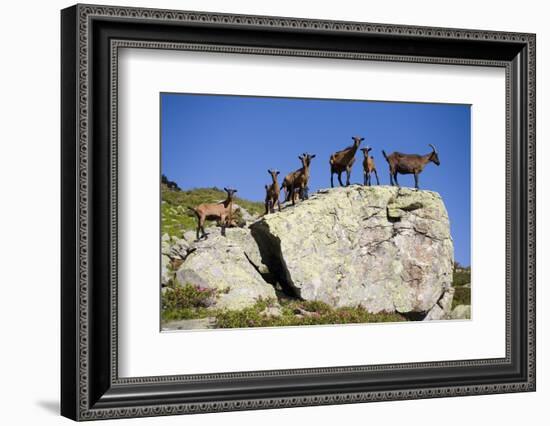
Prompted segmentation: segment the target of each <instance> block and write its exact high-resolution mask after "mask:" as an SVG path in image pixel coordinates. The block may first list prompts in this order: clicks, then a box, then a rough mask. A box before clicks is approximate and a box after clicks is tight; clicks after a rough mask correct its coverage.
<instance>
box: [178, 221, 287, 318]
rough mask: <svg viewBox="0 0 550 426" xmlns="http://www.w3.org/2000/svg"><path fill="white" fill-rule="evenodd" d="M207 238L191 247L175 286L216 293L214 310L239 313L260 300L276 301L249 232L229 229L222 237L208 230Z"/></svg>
mask: <svg viewBox="0 0 550 426" xmlns="http://www.w3.org/2000/svg"><path fill="white" fill-rule="evenodd" d="M208 234H209V235H208V239H206V240H201V241H198V242H192V243H190V245H189V249H188V254H187V256H186V258H185V261H184V262H183V263H182V264H181V265H180V266H179V269H178V270H177V272H176V275H175V279H176V283H178V284H180V285H186V284H192V285H194V286H197V287H202V288H208V289H215V290H216V293H217V297H216V300H215V302H214V303H213V304H212V306H211V307H212V308H215V309H242V308H246V307H248V306H252V305H254V304H255V303H256V302H257V301H258V300H259V299H264V300H265V299H276V294H275V289H274V287H273V286H272V285H271V284H269V283H268V282H266V280H265V277H264V276H263V275H262V274H268V273H269V271H268V269H267V267H266V266H265V265H264V264H263V263H262V259H261V256H260V252H259V250H258V246H257V245H256V243H255V241H254V239H253V238H252V236H251V235H250V232H249V231H248V230H246V229H241V228H228V229H227V230H226V237H224V236H222V235H221V233H220V230H219V228H209V229H208Z"/></svg>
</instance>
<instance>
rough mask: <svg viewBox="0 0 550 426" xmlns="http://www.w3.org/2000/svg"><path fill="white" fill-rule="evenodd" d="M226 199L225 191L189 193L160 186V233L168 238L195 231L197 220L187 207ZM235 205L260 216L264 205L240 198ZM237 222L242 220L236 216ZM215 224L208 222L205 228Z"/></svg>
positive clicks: (205, 189)
mask: <svg viewBox="0 0 550 426" xmlns="http://www.w3.org/2000/svg"><path fill="white" fill-rule="evenodd" d="M226 197H227V194H226V193H225V191H223V190H221V189H219V188H197V189H192V190H189V191H180V190H177V189H169V188H168V186H167V185H166V184H164V183H163V184H161V201H162V203H161V232H162V234H163V235H164V234H168V235H170V236H177V237H181V235H182V233H183V232H185V231H187V230H190V229H193V230H194V229H196V227H197V219H196V216H195V214H194V213H193V212H192V211H191V210H189V207H195V206H198V205H199V204H202V203H215V202H218V201H221V200H224V199H225V198H226ZM235 203H237V204H238V205H239V206H240V207H242V208H244V209H246V210H247V211H248V212H249V213H250V214H252V215H254V214H256V215H261V214H262V213H263V212H264V205H263V203H261V202H253V201H249V200H244V199H242V198H238V197H236V198H235ZM236 220H237V222H240V221H241V220H242V218H241V217H240V215H239V213H237V215H236ZM214 223H215V222H211V221H208V222H207V226H212V225H213V224H214Z"/></svg>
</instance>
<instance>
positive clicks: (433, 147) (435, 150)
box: [428, 143, 437, 153]
mask: <svg viewBox="0 0 550 426" xmlns="http://www.w3.org/2000/svg"><path fill="white" fill-rule="evenodd" d="M428 146H430V147H431V148H432V149H433V150H434V152H435V153H437V149H435V146H433V145H432V144H431V143H429V144H428Z"/></svg>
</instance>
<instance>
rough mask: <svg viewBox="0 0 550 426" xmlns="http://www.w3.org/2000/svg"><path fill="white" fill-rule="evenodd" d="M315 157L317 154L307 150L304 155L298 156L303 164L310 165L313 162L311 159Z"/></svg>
mask: <svg viewBox="0 0 550 426" xmlns="http://www.w3.org/2000/svg"><path fill="white" fill-rule="evenodd" d="M314 158H315V154H308V153H307V152H304V153H303V154H302V155H300V156H299V157H298V159H299V160H300V161H301V162H302V165H303V166H304V167H305V166H308V167H309V165H310V164H311V160H313V159H314Z"/></svg>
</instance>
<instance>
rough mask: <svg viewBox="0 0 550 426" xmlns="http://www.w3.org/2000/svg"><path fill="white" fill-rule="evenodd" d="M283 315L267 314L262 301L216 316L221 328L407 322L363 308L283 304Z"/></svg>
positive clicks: (290, 301)
mask: <svg viewBox="0 0 550 426" xmlns="http://www.w3.org/2000/svg"><path fill="white" fill-rule="evenodd" d="M280 303H281V309H280V315H278V316H270V315H266V314H265V310H266V309H267V308H269V306H270V301H259V302H257V303H256V304H255V305H254V306H252V307H250V308H246V309H242V310H240V311H224V312H218V313H217V314H216V324H217V327H218V328H243V327H285V326H299V325H322V324H352V323H372V322H400V321H406V319H405V318H404V317H403V316H401V315H399V314H389V313H379V314H371V313H369V312H367V311H366V310H365V309H363V308H361V307H355V308H336V309H334V308H331V307H330V306H328V305H326V304H325V303H323V302H307V301H301V300H282V301H281V302H280Z"/></svg>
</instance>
